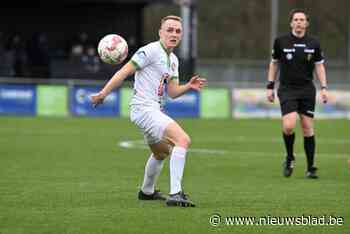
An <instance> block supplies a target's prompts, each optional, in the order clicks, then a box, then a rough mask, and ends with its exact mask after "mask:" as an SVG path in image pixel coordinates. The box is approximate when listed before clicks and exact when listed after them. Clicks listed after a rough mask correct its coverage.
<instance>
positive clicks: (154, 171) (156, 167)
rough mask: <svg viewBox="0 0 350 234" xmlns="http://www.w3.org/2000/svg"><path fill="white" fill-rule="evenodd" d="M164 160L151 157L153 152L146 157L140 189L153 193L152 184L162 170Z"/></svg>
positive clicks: (146, 192)
mask: <svg viewBox="0 0 350 234" xmlns="http://www.w3.org/2000/svg"><path fill="white" fill-rule="evenodd" d="M163 165H164V160H157V159H156V158H155V157H153V154H151V156H150V157H149V158H148V161H147V163H146V166H145V175H144V178H143V184H142V187H141V190H142V192H143V193H145V194H152V193H154V185H155V183H156V180H157V178H158V176H159V175H160V172H161V171H162V168H163Z"/></svg>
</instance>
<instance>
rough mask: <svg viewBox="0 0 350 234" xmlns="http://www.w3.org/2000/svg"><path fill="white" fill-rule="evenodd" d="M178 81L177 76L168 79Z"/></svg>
mask: <svg viewBox="0 0 350 234" xmlns="http://www.w3.org/2000/svg"><path fill="white" fill-rule="evenodd" d="M178 79H179V77H178V76H172V77H170V80H178Z"/></svg>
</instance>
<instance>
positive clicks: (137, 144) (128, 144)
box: [118, 140, 229, 154]
mask: <svg viewBox="0 0 350 234" xmlns="http://www.w3.org/2000/svg"><path fill="white" fill-rule="evenodd" d="M118 146H119V147H122V148H134V149H148V146H147V145H145V144H144V142H143V141H141V140H137V141H120V142H119V143H118ZM189 152H192V153H205V154H227V153H229V151H226V150H216V149H189Z"/></svg>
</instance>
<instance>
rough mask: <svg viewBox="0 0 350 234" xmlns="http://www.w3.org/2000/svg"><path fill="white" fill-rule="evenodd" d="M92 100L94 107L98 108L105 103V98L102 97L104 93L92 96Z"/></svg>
mask: <svg viewBox="0 0 350 234" xmlns="http://www.w3.org/2000/svg"><path fill="white" fill-rule="evenodd" d="M90 98H91V102H92V106H93V107H97V106H98V105H100V104H102V103H103V101H104V99H105V96H104V95H102V93H96V94H92V95H91V96H90Z"/></svg>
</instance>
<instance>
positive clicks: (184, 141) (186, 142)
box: [177, 134, 191, 149]
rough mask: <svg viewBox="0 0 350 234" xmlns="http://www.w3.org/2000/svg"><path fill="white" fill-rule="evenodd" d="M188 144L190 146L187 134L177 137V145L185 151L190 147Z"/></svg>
mask: <svg viewBox="0 0 350 234" xmlns="http://www.w3.org/2000/svg"><path fill="white" fill-rule="evenodd" d="M190 144H191V138H190V137H189V136H188V135H187V134H184V135H183V136H181V137H179V139H178V140H177V145H178V146H181V147H183V148H185V149H187V148H188V147H190Z"/></svg>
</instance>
